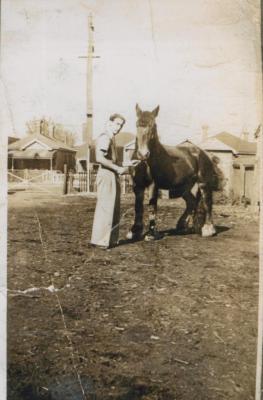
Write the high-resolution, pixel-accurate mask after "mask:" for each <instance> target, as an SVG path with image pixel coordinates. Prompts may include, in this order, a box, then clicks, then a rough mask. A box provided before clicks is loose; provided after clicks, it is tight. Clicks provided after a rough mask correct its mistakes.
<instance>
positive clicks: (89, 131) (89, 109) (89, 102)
mask: <svg viewBox="0 0 263 400" xmlns="http://www.w3.org/2000/svg"><path fill="white" fill-rule="evenodd" d="M79 58H86V59H87V77H86V84H87V87H86V118H87V119H86V163H87V192H89V190H90V147H89V144H90V143H89V141H90V140H91V139H92V136H93V92H92V83H93V58H99V56H95V55H94V25H93V21H92V14H89V16H88V52H87V56H80V57H79Z"/></svg>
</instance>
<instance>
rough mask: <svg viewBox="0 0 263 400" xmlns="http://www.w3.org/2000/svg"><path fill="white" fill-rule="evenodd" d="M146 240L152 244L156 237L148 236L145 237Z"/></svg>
mask: <svg viewBox="0 0 263 400" xmlns="http://www.w3.org/2000/svg"><path fill="white" fill-rule="evenodd" d="M144 240H145V242H152V241H153V240H155V236H154V235H148V234H147V235H145V236H144Z"/></svg>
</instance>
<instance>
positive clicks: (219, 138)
mask: <svg viewBox="0 0 263 400" xmlns="http://www.w3.org/2000/svg"><path fill="white" fill-rule="evenodd" d="M199 146H200V147H202V148H203V149H205V150H219V151H232V152H233V153H235V154H256V151H257V143H256V142H248V141H246V140H243V139H240V138H239V137H238V136H235V135H232V134H231V133H228V132H221V133H218V134H217V135H214V136H210V137H208V138H207V139H205V140H203V141H202V142H201V143H200V144H199Z"/></svg>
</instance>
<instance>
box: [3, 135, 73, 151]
mask: <svg viewBox="0 0 263 400" xmlns="http://www.w3.org/2000/svg"><path fill="white" fill-rule="evenodd" d="M35 140H36V141H38V142H41V143H43V144H44V145H45V146H47V147H49V148H50V149H51V150H58V149H61V150H68V151H74V152H75V151H76V149H74V148H73V147H70V146H68V145H66V144H65V143H62V142H59V141H57V140H53V139H51V138H49V137H46V136H44V135H40V134H36V135H27V136H25V137H24V138H22V139H19V140H17V141H16V142H14V143H12V144H10V145H9V146H8V150H22V149H23V148H24V147H26V146H27V145H28V144H30V143H31V142H34V141H35Z"/></svg>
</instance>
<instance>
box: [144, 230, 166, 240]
mask: <svg viewBox="0 0 263 400" xmlns="http://www.w3.org/2000/svg"><path fill="white" fill-rule="evenodd" d="M161 237H162V236H161V234H160V233H159V232H154V233H146V235H145V236H144V240H145V241H146V242H151V241H152V240H159V239H161Z"/></svg>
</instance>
